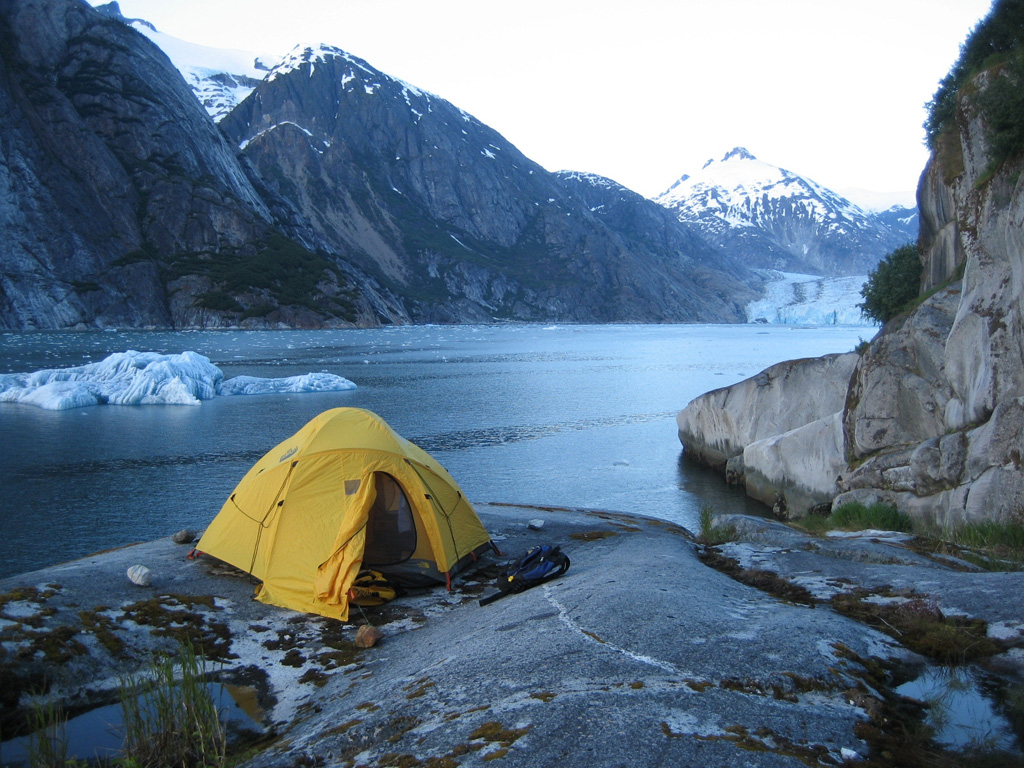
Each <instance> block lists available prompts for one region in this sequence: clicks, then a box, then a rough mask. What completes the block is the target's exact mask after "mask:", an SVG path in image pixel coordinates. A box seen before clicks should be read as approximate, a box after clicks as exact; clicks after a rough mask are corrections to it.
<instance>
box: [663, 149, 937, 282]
mask: <svg viewBox="0 0 1024 768" xmlns="http://www.w3.org/2000/svg"><path fill="white" fill-rule="evenodd" d="M655 202H657V203H660V204H661V205H662V206H664V207H665V208H668V209H669V210H671V211H672V212H673V213H674V214H675V215H676V217H677V218H678V219H679V220H680V221H681V222H683V223H684V224H688V225H692V226H693V227H695V228H696V230H697V231H698V232H699V233H700V234H701V235H702V236H703V237H704V239H705V240H707V241H708V242H709V243H711V244H712V245H713V246H715V247H716V248H717V249H718V250H720V251H721V252H722V253H723V254H725V255H727V256H730V257H732V258H736V259H739V260H741V261H743V262H744V263H746V264H748V265H750V266H753V267H759V268H762V269H771V270H777V271H780V272H792V273H802V274H817V275H832V276H836V275H847V276H854V275H857V274H865V273H867V272H868V271H870V270H871V269H873V268H874V267H875V265H877V264H878V262H879V261H880V260H881V259H882V258H884V256H885V255H886V254H887V253H889V252H891V251H892V250H894V249H895V248H897V247H899V246H901V245H903V244H905V243H907V242H909V241H912V240H914V239H915V238H916V236H917V231H916V229H917V226H916V225H917V220H916V211H915V210H913V209H903V208H897V209H890V210H888V211H887V212H885V213H873V212H868V211H866V210H864V209H863V208H861V207H860V206H858V205H856V204H855V203H853V202H851V201H850V200H849V199H847V198H845V197H843V196H842V195H840V194H838V193H836V192H834V191H832V190H830V189H827V188H826V187H823V186H822V185H821V184H818V183H817V182H815V181H812V180H811V179H808V178H806V177H804V176H800V175H798V174H796V173H793V172H791V171H788V170H786V169H784V168H779V167H777V166H774V165H771V164H769V163H766V162H763V161H761V160H758V159H757V158H756V157H754V156H753V155H752V154H751V153H750V152H748V151H747V150H746V149H744V148H742V147H737V148H735V149H733V150H731V151H730V152H728V153H727V154H726V155H725V156H724V157H723V158H722V159H721V160H709V161H708V162H707V163H706V164H705V165H704V167H703V168H702V169H701V170H700V171H698V172H697V173H695V174H693V175H684V176H683V177H681V178H680V179H679V180H678V181H677V182H676V183H675V184H673V185H672V186H671V187H670V188H669V189H667V190H666V191H665V192H663V193H662V194H661V195H659V196H658V197H657V198H655ZM901 217H902V219H901Z"/></svg>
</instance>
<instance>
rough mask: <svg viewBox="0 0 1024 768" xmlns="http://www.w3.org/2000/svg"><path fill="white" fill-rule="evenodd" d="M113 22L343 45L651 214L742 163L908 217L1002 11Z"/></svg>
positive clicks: (900, 0)
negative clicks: (975, 44) (871, 197)
mask: <svg viewBox="0 0 1024 768" xmlns="http://www.w3.org/2000/svg"><path fill="white" fill-rule="evenodd" d="M102 1H103V0H90V2H92V3H93V4H94V5H97V4H100V2H102ZM120 5H121V10H122V12H123V13H124V14H125V15H126V16H129V17H140V18H145V19H147V20H149V21H151V22H152V23H153V24H154V25H155V26H156V27H157V29H159V30H160V31H161V32H165V33H167V34H170V35H173V36H175V37H179V38H181V39H183V40H188V41H190V42H194V43H200V44H203V45H210V46H215V47H221V48H237V49H242V50H251V51H260V52H266V53H271V54H276V55H283V54H284V53H286V52H288V51H289V50H291V48H292V47H293V46H294V45H295V44H299V43H307V44H308V43H320V42H323V43H329V44H331V45H335V46H338V47H339V48H343V49H344V50H346V51H348V52H350V53H353V54H355V55H357V56H360V57H362V58H364V59H366V60H367V61H368V62H369V63H370V64H371V65H373V66H375V67H377V68H378V69H380V70H382V71H384V72H385V73H387V74H389V75H392V76H394V77H398V78H401V79H403V80H406V81H408V82H409V83H412V84H413V85H416V86H418V87H420V88H423V89H425V90H428V91H431V92H433V93H435V94H437V95H439V96H441V97H443V98H445V99H447V100H448V101H450V102H452V103H453V104H455V105H456V106H458V107H461V108H462V109H464V110H466V111H467V112H470V113H471V114H473V115H474V116H476V117H477V118H478V119H480V120H481V121H483V122H484V123H487V124H488V125H490V126H491V127H492V128H494V129H495V130H497V131H499V132H500V133H501V134H503V135H504V136H505V138H507V139H508V140H509V141H511V142H512V143H513V144H515V145H516V146H517V147H518V148H519V149H520V150H521V151H522V152H523V153H524V154H526V155H527V156H528V157H530V158H532V159H533V160H536V161H537V162H539V163H540V164H541V165H543V166H544V167H546V168H548V169H549V170H552V171H556V170H561V169H571V170H578V171H590V172H593V173H597V174H601V175H603V176H608V177H610V178H612V179H614V180H615V181H618V182H619V183H621V184H624V185H626V186H627V187H630V188H632V189H634V190H636V191H637V192H640V193H641V194H643V195H647V196H654V195H657V194H658V193H660V192H662V191H664V190H665V189H667V188H668V187H669V186H670V185H671V184H672V182H674V181H675V180H676V179H677V178H679V177H680V176H681V175H683V174H684V173H691V174H692V173H694V172H695V171H697V170H699V169H700V167H701V166H702V165H703V164H704V162H705V161H706V160H708V159H709V158H715V159H720V158H721V157H722V156H723V155H724V154H725V153H726V152H727V151H728V150H730V149H731V148H732V147H734V146H743V147H746V148H747V149H748V150H749V151H750V152H752V153H753V154H754V155H756V156H757V157H758V158H759V159H761V160H764V161H765V162H768V163H771V164H773V165H778V166H781V167H783V168H787V169H789V170H791V171H794V172H796V173H799V174H801V175H804V176H807V177H809V178H811V179H813V180H814V181H817V182H819V183H821V184H824V185H825V186H826V187H830V188H832V189H834V190H836V191H839V192H843V193H848V194H849V193H851V190H854V189H862V190H871V191H874V192H882V193H887V194H889V193H895V194H896V195H898V197H899V199H900V200H901V201H902V202H905V203H907V204H912V203H913V199H914V198H913V190H914V188H915V187H916V185H917V180H918V176H919V175H920V173H921V171H922V169H923V168H924V164H925V161H926V160H927V152H926V150H925V148H924V144H923V135H924V132H923V130H922V127H921V125H922V123H923V122H924V117H925V112H924V104H925V102H927V101H928V99H930V98H931V96H932V94H933V93H934V92H935V89H936V87H937V85H938V82H939V80H941V79H942V77H943V76H944V75H945V74H946V73H947V72H948V71H949V68H950V67H951V66H952V64H953V62H954V61H955V60H956V57H957V55H958V52H959V46H960V44H961V43H962V42H963V41H964V39H965V38H966V36H967V34H968V33H969V32H970V30H971V29H972V28H973V26H974V25H975V24H976V23H977V21H978V20H979V19H980V18H982V17H983V16H984V15H985V14H986V13H987V12H988V9H989V7H990V5H991V2H990V0H856V2H853V1H852V0H846V2H835V1H834V0H674V1H673V0H618V1H617V2H606V1H605V0H292V1H291V2H282V1H281V0H120ZM851 197H852V198H853V199H854V200H855V201H857V202H860V200H859V199H858V197H857V196H855V195H853V194H851Z"/></svg>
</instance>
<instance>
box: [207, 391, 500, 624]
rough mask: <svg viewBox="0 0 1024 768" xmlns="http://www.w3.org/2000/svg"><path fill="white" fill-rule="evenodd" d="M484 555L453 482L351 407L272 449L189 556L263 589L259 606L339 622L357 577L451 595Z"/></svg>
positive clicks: (475, 522) (485, 538) (375, 419)
mask: <svg viewBox="0 0 1024 768" xmlns="http://www.w3.org/2000/svg"><path fill="white" fill-rule="evenodd" d="M487 548H494V549H495V551H496V548H495V547H494V545H493V544H492V543H491V539H490V536H489V535H488V533H487V531H486V530H485V529H484V526H483V524H482V523H481V522H480V518H479V517H478V516H477V513H476V510H474V509H473V507H472V505H471V504H470V503H469V501H468V500H467V499H466V498H465V496H463V494H462V491H461V490H460V489H459V486H458V484H457V483H456V482H455V480H454V479H453V478H452V476H451V475H449V474H448V472H447V471H446V470H445V469H444V468H443V467H442V466H441V465H440V464H439V463H438V462H437V461H436V460H435V459H434V458H433V457H432V456H430V454H428V453H427V452H426V451H424V450H422V449H421V448H419V447H418V446H416V445H414V444H413V443H411V442H409V441H408V440H406V439H405V438H403V437H401V436H400V435H398V434H397V433H396V432H395V431H394V430H393V429H391V427H390V426H388V424H387V423H386V422H385V421H384V420H383V419H382V418H381V417H380V416H378V415H377V414H375V413H371V412H370V411H366V410H363V409H361V408H335V409H333V410H329V411H325V412H324V413H321V414H320V415H319V416H317V417H316V418H314V419H313V420H312V421H310V422H309V423H308V424H306V425H305V426H304V427H303V428H302V429H300V430H299V431H298V432H296V433H295V434H294V435H293V436H292V437H290V438H288V439H287V440H285V441H284V442H282V443H280V444H278V445H277V446H275V447H274V448H272V449H271V450H270V451H269V452H268V453H267V454H266V455H264V456H263V458H261V459H260V460H259V461H257V462H256V464H255V465H253V467H252V468H251V469H250V470H249V471H248V472H247V473H246V475H245V477H243V478H242V480H241V482H239V484H238V486H237V487H236V488H235V490H234V492H233V493H232V494H231V496H230V497H229V498H228V500H227V501H226V502H225V503H224V506H223V507H222V508H221V510H220V512H219V513H218V514H217V516H216V517H215V518H214V519H213V522H212V523H210V526H209V528H207V530H206V532H205V533H204V534H203V536H202V538H201V539H200V540H199V544H198V545H197V547H196V549H197V550H199V551H201V552H204V553H206V554H208V555H211V556H213V557H215V558H218V559H220V560H223V561H224V562H227V563H230V564H231V565H233V566H235V567H236V568H240V569H241V570H243V571H246V572H247V573H251V574H252V575H253V576H255V577H256V578H258V579H260V580H262V582H263V584H262V585H261V587H260V588H259V591H258V593H257V596H256V597H257V599H258V600H260V601H262V602H264V603H271V604H273V605H279V606H282V607H285V608H291V609H293V610H297V611H305V612H310V613H318V614H321V615H323V616H330V617H332V618H336V619H341V620H347V619H348V608H349V594H348V593H349V589H350V588H351V586H352V582H353V580H354V579H355V577H356V575H357V574H358V572H359V571H360V570H361V569H363V568H373V569H375V570H379V571H382V572H383V573H386V574H388V575H389V576H391V577H393V578H395V579H396V580H398V581H399V582H405V583H414V584H428V583H433V582H439V583H446V582H447V583H448V584H449V586H450V584H451V577H452V576H453V575H455V574H456V573H458V572H459V571H460V570H461V569H463V568H464V567H465V566H467V565H468V564H470V563H471V562H473V561H474V560H475V559H476V557H477V555H479V554H480V553H481V552H483V551H484V550H486V549H487Z"/></svg>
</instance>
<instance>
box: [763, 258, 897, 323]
mask: <svg viewBox="0 0 1024 768" xmlns="http://www.w3.org/2000/svg"><path fill="white" fill-rule="evenodd" d="M763 274H764V275H765V276H766V277H767V278H768V283H767V284H766V286H765V292H764V295H763V296H762V297H761V298H760V299H757V300H756V301H752V302H750V303H749V304H747V306H746V307H745V311H746V314H747V322H748V323H770V324H778V325H863V326H872V327H874V326H877V323H875V322H874V321H872V320H869V319H868V318H866V317H864V315H863V314H862V313H861V311H860V308H859V307H858V306H857V304H858V303H860V302H861V301H862V300H863V298H862V297H861V294H860V289H861V287H862V286H863V285H864V283H865V282H866V281H867V276H866V275H853V276H844V277H821V276H819V275H801V274H797V273H794V272H778V271H775V270H766V271H764V272H763Z"/></svg>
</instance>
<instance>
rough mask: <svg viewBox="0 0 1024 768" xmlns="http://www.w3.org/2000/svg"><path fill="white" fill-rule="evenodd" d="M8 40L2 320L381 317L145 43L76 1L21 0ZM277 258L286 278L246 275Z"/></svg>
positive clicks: (1, 127)
mask: <svg viewBox="0 0 1024 768" xmlns="http://www.w3.org/2000/svg"><path fill="white" fill-rule="evenodd" d="M0 44H2V48H0V55H2V72H0V104H2V111H3V117H2V118H0V121H2V122H0V135H2V136H3V138H4V141H5V145H6V147H5V153H4V159H3V167H2V168H0V174H2V177H3V179H4V184H3V185H2V187H0V208H2V210H3V211H4V215H3V218H4V219H5V220H6V221H8V222H10V226H9V228H8V232H7V237H6V240H5V243H4V245H3V251H2V274H0V289H2V292H0V325H2V326H3V327H10V328H35V327H39V328H43V327H58V328H59V327H69V326H75V325H90V326H101V327H102V326H112V325H125V326H157V327H168V326H193V327H194V326H204V325H213V326H217V325H222V324H227V323H232V322H238V321H239V320H244V319H247V318H245V317H243V316H244V315H245V314H246V311H247V310H248V311H249V312H250V314H249V318H248V319H251V322H250V324H252V325H257V326H259V325H260V324H261V323H262V324H267V323H268V322H269V324H275V323H276V322H281V323H284V324H287V325H307V326H308V325H312V326H314V327H315V326H319V325H321V324H322V323H323V322H324V321H325V320H326V321H328V322H329V321H330V320H332V319H334V320H337V321H338V322H343V319H342V318H343V316H349V317H352V316H358V315H359V314H360V313H361V312H368V313H372V310H369V309H368V305H367V302H366V301H365V300H364V298H363V297H362V295H361V292H360V291H359V290H358V288H356V287H355V286H354V285H353V284H351V283H352V281H351V279H350V278H349V277H347V276H346V275H345V274H344V272H343V271H342V270H341V269H340V267H339V266H338V265H335V264H333V263H332V262H331V261H330V260H329V259H328V258H325V256H324V255H322V254H316V253H311V252H309V250H308V249H307V248H304V247H303V245H302V244H300V243H298V242H294V241H293V238H290V237H288V236H286V235H285V234H283V230H286V229H287V227H286V226H283V225H281V223H282V222H281V221H279V220H280V219H282V216H281V214H282V213H286V211H284V210H283V209H282V206H281V205H280V204H279V203H278V202H276V201H274V200H273V199H272V198H268V196H267V195H266V194H265V193H264V194H261V192H260V191H257V189H256V187H254V185H253V181H252V180H251V179H250V178H249V176H248V175H247V173H246V170H245V169H244V167H243V165H242V164H240V163H239V161H238V159H237V157H236V153H235V151H234V150H233V148H232V147H231V146H230V145H228V144H227V142H226V141H225V140H224V138H223V135H222V134H221V133H220V131H219V130H218V129H217V128H216V126H214V124H213V123H212V122H211V120H210V119H209V117H208V116H207V114H206V113H205V112H204V111H203V109H202V108H201V107H200V105H199V104H198V102H197V101H196V100H195V97H194V96H193V94H192V93H191V91H190V90H189V89H188V87H187V86H186V85H185V83H184V82H183V81H182V79H181V77H180V76H179V74H178V72H177V70H175V69H174V67H173V66H172V65H171V64H170V62H169V61H168V60H167V58H166V57H165V56H164V54H163V53H162V52H161V51H160V50H159V49H158V48H156V47H155V46H154V45H152V44H151V43H150V42H149V41H148V40H146V39H145V38H144V37H142V36H141V35H139V34H137V33H135V32H133V31H132V30H131V29H129V28H127V27H125V26H124V25H123V24H122V23H120V22H118V21H115V20H112V19H108V18H106V17H104V16H102V15H101V14H98V13H96V12H94V11H92V9H90V8H89V7H88V6H86V5H85V4H84V3H79V2H74V0H17V2H12V3H7V4H4V5H3V6H2V7H0ZM257 181H258V180H257ZM272 208H274V209H276V210H272ZM284 223H287V222H284ZM292 234H294V233H292ZM282 260H283V263H279V264H278V266H280V267H282V268H284V269H287V270H288V272H289V275H288V276H287V279H282V278H281V277H279V276H274V275H272V274H267V273H266V271H264V274H261V275H259V276H258V278H253V277H252V276H251V274H252V273H253V272H254V271H260V270H259V268H260V267H263V266H265V265H266V263H267V262H271V261H278V262H282ZM289 291H290V292H291V293H301V294H302V295H301V296H299V297H294V296H290V295H289ZM247 304H248V306H246V305H247ZM253 310H255V312H253ZM268 318H269V319H268Z"/></svg>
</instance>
